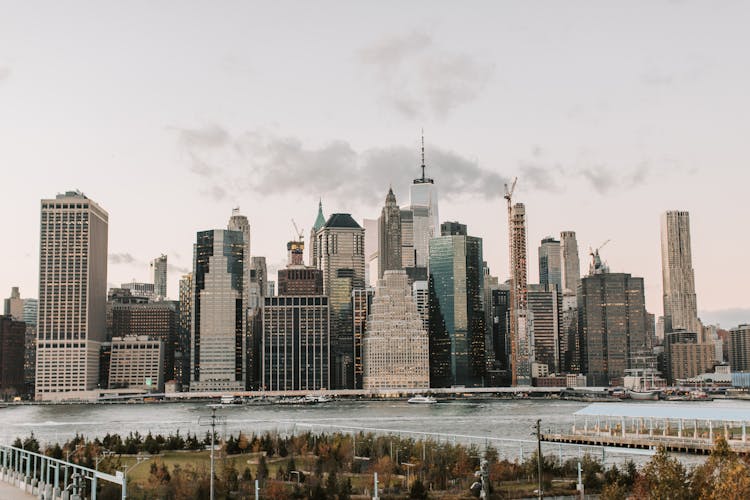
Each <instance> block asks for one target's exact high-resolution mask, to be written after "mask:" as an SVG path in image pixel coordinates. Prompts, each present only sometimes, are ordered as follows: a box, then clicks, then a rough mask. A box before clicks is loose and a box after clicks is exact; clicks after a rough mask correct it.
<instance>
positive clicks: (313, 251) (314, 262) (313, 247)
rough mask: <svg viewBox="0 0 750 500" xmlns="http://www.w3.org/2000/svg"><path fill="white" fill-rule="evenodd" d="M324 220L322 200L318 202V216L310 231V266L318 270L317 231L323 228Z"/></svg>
mask: <svg viewBox="0 0 750 500" xmlns="http://www.w3.org/2000/svg"><path fill="white" fill-rule="evenodd" d="M325 224H326V218H325V216H324V215H323V200H320V201H318V214H317V216H316V217H315V222H314V223H313V227H312V229H310V265H311V266H312V267H317V268H319V267H320V266H319V262H318V261H319V260H320V250H319V249H318V231H320V229H321V228H322V227H323V226H325Z"/></svg>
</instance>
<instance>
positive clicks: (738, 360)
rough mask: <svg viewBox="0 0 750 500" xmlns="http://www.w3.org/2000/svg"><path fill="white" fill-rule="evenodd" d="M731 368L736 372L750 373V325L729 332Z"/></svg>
mask: <svg viewBox="0 0 750 500" xmlns="http://www.w3.org/2000/svg"><path fill="white" fill-rule="evenodd" d="M717 337H718V335H717ZM729 366H731V367H732V371H735V372H750V325H740V326H738V327H737V328H732V329H731V330H729Z"/></svg>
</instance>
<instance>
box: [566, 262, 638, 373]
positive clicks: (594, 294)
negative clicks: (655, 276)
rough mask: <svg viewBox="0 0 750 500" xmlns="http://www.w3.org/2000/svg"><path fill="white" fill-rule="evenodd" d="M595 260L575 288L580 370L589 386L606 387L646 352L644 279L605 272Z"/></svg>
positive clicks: (604, 268) (603, 267)
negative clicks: (576, 290)
mask: <svg viewBox="0 0 750 500" xmlns="http://www.w3.org/2000/svg"><path fill="white" fill-rule="evenodd" d="M594 260H595V262H596V264H594V265H592V270H595V271H596V272H595V273H592V274H590V275H589V276H586V277H584V278H582V279H581V281H580V284H579V287H578V329H579V336H580V340H579V345H580V355H581V358H580V366H581V371H582V373H584V374H586V376H587V381H588V385H591V386H608V385H609V384H610V383H611V382H614V381H615V379H619V378H621V377H623V376H624V374H625V370H626V369H629V368H632V367H631V359H632V358H634V357H636V356H643V355H644V354H646V353H647V351H648V349H647V347H648V342H647V327H646V306H645V296H644V287H643V278H635V277H633V276H631V275H630V274H626V273H610V272H607V270H606V267H605V266H603V265H602V264H601V259H600V258H599V255H598V251H597V253H596V254H595V256H594Z"/></svg>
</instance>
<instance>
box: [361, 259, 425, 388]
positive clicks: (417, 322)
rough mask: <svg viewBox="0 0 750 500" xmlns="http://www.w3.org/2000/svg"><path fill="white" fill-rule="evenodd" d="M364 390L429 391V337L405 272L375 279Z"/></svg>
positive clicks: (365, 347)
mask: <svg viewBox="0 0 750 500" xmlns="http://www.w3.org/2000/svg"><path fill="white" fill-rule="evenodd" d="M362 357H363V368H364V374H363V378H362V382H363V388H364V389H391V388H424V389H426V388H428V387H429V386H430V358H429V337H428V334H427V331H426V330H425V329H424V327H423V324H422V318H421V316H420V315H419V312H418V311H417V305H416V303H415V302H414V298H413V297H412V290H411V288H410V287H409V278H408V277H407V275H406V271H401V270H393V271H385V273H384V274H383V279H381V280H378V286H377V288H376V290H375V296H374V297H373V299H372V306H371V307H370V316H369V318H368V319H367V329H366V331H365V335H364V339H363V347H362Z"/></svg>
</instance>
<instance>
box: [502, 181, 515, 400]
mask: <svg viewBox="0 0 750 500" xmlns="http://www.w3.org/2000/svg"><path fill="white" fill-rule="evenodd" d="M516 182H518V177H516V178H514V179H513V183H512V184H511V185H510V189H508V184H505V196H504V198H505V199H506V200H507V201H508V249H509V250H510V251H509V252H508V259H509V261H510V279H511V287H510V359H511V385H513V386H515V385H516V384H517V381H518V360H517V350H518V349H517V346H516V342H517V337H518V325H517V324H516V312H517V311H516V309H517V307H516V300H517V297H516V292H517V291H516V281H517V277H516V273H515V269H514V265H513V264H514V263H513V191H515V190H516Z"/></svg>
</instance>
